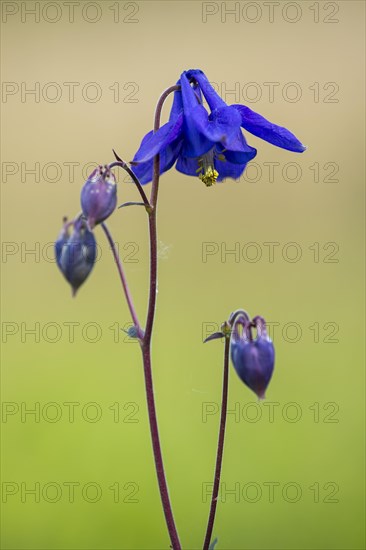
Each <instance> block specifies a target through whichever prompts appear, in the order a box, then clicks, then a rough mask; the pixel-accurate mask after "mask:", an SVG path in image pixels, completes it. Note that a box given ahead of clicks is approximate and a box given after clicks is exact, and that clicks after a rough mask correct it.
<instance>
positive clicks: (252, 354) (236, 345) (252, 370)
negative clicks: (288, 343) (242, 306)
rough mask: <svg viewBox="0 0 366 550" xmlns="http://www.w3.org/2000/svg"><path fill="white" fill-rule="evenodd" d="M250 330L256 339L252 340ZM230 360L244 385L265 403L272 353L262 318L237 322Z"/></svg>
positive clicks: (272, 363) (242, 317)
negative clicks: (253, 332) (254, 331)
mask: <svg viewBox="0 0 366 550" xmlns="http://www.w3.org/2000/svg"><path fill="white" fill-rule="evenodd" d="M239 327H241V332H239ZM253 329H256V331H257V334H256V338H255V339H253V336H252V330H253ZM231 360H232V362H233V365H234V368H235V370H236V372H237V374H238V376H239V378H240V379H241V380H242V381H243V382H244V384H245V385H246V386H248V388H250V389H251V390H253V391H254V393H256V394H257V396H258V398H259V399H264V398H265V391H266V388H267V386H268V384H269V382H270V380H271V378H272V374H273V368H274V360H275V352H274V347H273V343H272V341H271V339H270V338H269V337H268V335H267V330H266V322H265V320H264V319H263V317H255V318H254V319H253V320H252V321H250V320H248V319H247V318H245V317H244V316H239V317H238V318H237V319H236V321H235V323H234V326H233V333H232V339H231Z"/></svg>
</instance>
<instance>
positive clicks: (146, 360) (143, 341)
mask: <svg viewBox="0 0 366 550" xmlns="http://www.w3.org/2000/svg"><path fill="white" fill-rule="evenodd" d="M179 89H180V86H171V87H170V88H168V89H167V90H165V92H164V93H163V94H162V95H161V97H160V99H159V101H158V104H157V107H156V111H155V118H154V132H156V131H157V130H158V129H159V127H160V117H161V111H162V108H163V105H164V102H165V100H166V98H167V97H168V95H169V94H171V93H172V92H175V91H177V90H179ZM114 154H115V156H116V159H117V161H116V162H112V163H111V164H110V165H109V168H113V167H115V166H120V167H121V168H123V169H124V170H126V172H128V174H129V175H130V176H131V177H132V179H133V181H134V182H135V184H136V186H137V189H138V190H139V193H140V195H141V198H142V200H143V202H144V205H145V207H146V211H147V213H148V217H149V236H150V278H149V303H148V310H147V318H146V328H145V331H143V330H142V329H141V328H140V325H139V323H138V320H137V316H136V313H135V309H134V307H133V303H132V299H131V296H130V293H129V289H128V286H127V281H126V278H125V275H124V271H123V268H122V264H121V262H120V260H119V257H118V254H117V251H116V248H115V246H114V242H113V239H112V237H111V235H110V233H109V231H108V228H107V226H106V225H105V224H104V223H103V224H102V227H103V229H104V232H105V233H106V235H107V239H108V241H109V243H110V245H111V248H112V252H113V255H114V258H115V260H116V264H117V268H118V271H119V275H120V278H121V282H122V286H123V290H124V293H125V296H126V299H127V303H128V306H129V309H130V312H131V316H132V319H133V321H134V324H135V326H136V327H137V329H138V331H139V332H140V335H141V336H140V338H139V340H140V346H141V351H142V359H143V365H144V377H145V389H146V401H147V409H148V415H149V423H150V432H151V441H152V447H153V453H154V460H155V468H156V474H157V478H158V484H159V490H160V496H161V501H162V505H163V510H164V515H165V521H166V524H167V528H168V531H169V536H170V540H171V547H172V548H173V550H181V544H180V541H179V536H178V533H177V529H176V526H175V521H174V516H173V511H172V507H171V503H170V498H169V491H168V485H167V482H166V477H165V471H164V464H163V457H162V452H161V445H160V438H159V429H158V421H157V415H156V406H155V397H154V386H153V377H152V368H151V337H152V331H153V325H154V319H155V306H156V292H157V264H158V262H157V226H156V208H157V200H158V190H159V177H160V173H159V172H160V162H159V155H156V156H155V157H154V161H153V181H152V189H151V196H150V201H149V200H148V199H147V197H146V194H145V192H144V190H143V188H142V185H141V183H140V181H139V179H138V178H137V176H136V175H135V174H134V173H133V171H132V170H131V169H130V168H129V166H128V165H127V164H126V163H125V162H124V161H123V160H122V159H121V158H120V157H118V155H117V154H116V153H115V152H114Z"/></svg>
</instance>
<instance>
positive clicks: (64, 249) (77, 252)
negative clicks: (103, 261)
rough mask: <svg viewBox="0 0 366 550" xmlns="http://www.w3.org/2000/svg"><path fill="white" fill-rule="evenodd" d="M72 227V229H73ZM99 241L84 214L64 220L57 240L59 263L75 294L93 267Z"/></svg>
mask: <svg viewBox="0 0 366 550" xmlns="http://www.w3.org/2000/svg"><path fill="white" fill-rule="evenodd" d="M71 227H72V229H71ZM96 252H97V243H96V240H95V237H94V234H93V233H92V231H90V230H89V229H88V227H87V223H86V220H85V218H84V217H83V216H80V217H78V218H76V220H74V221H73V222H68V223H67V221H66V220H64V227H63V229H62V231H61V233H60V235H59V237H58V239H57V241H56V242H55V255H56V262H57V265H58V267H59V269H60V271H61V272H62V274H63V276H64V277H65V279H66V280H67V281H68V283H70V285H71V287H72V294H73V296H75V294H76V292H77V290H78V289H79V287H80V286H81V285H82V284H83V282H84V281H85V280H86V279H87V277H88V275H89V273H90V272H91V270H92V269H93V266H94V263H95V259H96Z"/></svg>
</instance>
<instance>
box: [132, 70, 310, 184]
mask: <svg viewBox="0 0 366 550" xmlns="http://www.w3.org/2000/svg"><path fill="white" fill-rule="evenodd" d="M178 85H180V87H181V89H180V90H179V91H176V92H175V93H174V102H173V106H172V110H171V113H170V117H169V121H168V122H167V123H166V124H164V125H163V126H162V127H161V128H160V129H159V130H158V131H157V132H155V133H154V132H149V133H148V134H147V135H146V136H145V137H144V139H143V140H142V142H141V145H140V148H139V150H138V151H137V153H136V155H135V157H134V159H133V161H132V164H133V167H134V168H133V169H134V172H135V173H136V175H137V177H138V178H139V179H140V181H141V183H148V182H149V181H151V180H152V171H153V158H154V156H155V155H156V154H159V155H160V173H161V174H162V173H163V172H166V171H167V170H169V169H170V168H171V167H172V166H173V165H174V164H175V162H176V169H177V170H178V171H179V172H182V173H184V174H187V175H189V176H198V177H199V178H200V179H201V180H202V181H203V182H204V183H205V184H206V185H207V186H210V185H212V184H213V183H215V182H216V181H222V180H223V179H225V178H228V177H230V178H234V179H237V178H239V177H240V176H241V174H242V173H243V172H244V170H245V167H246V165H247V164H248V162H249V161H250V160H252V159H253V158H254V157H255V156H256V154H257V151H256V149H254V148H253V147H251V146H250V145H248V144H247V142H246V140H245V138H244V135H243V133H242V130H241V128H244V129H246V130H247V131H248V132H250V133H252V134H254V135H255V136H257V137H260V138H262V139H264V140H266V141H268V142H269V143H272V144H273V145H276V146H278V147H282V148H284V149H287V150H289V151H294V152H299V153H300V152H303V151H304V150H305V147H304V146H303V145H302V144H301V143H300V141H299V140H298V139H297V138H296V137H295V136H294V135H293V134H292V133H291V132H290V131H289V130H287V129H286V128H283V127H281V126H277V125H275V124H272V123H271V122H269V121H268V120H266V119H265V118H264V117H262V116H261V115H259V114H257V113H255V112H254V111H252V110H251V109H249V107H245V106H244V105H231V106H228V105H227V104H226V103H225V102H224V101H223V99H221V97H220V96H219V95H218V94H217V93H216V92H215V90H214V89H213V87H212V86H211V84H210V83H209V81H208V79H207V77H206V76H205V74H204V73H203V72H202V71H200V70H189V71H185V72H183V73H182V75H181V77H180V79H179V81H178ZM202 94H203V96H204V97H205V99H206V101H207V103H208V105H209V107H210V111H211V112H210V114H209V113H208V112H207V110H206V109H205V107H204V106H203V105H202Z"/></svg>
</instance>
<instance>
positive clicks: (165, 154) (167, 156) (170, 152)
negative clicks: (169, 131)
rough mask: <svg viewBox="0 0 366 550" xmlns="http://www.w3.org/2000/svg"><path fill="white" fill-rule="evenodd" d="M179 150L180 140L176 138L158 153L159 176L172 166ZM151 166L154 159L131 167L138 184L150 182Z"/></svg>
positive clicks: (151, 175) (180, 146)
mask: <svg viewBox="0 0 366 550" xmlns="http://www.w3.org/2000/svg"><path fill="white" fill-rule="evenodd" d="M181 148H182V139H181V138H178V139H177V140H175V141H174V142H173V143H171V144H170V145H168V147H166V148H165V149H163V150H162V151H161V152H160V170H159V172H160V174H163V173H164V172H166V171H167V170H169V169H170V168H171V167H172V166H173V164H174V163H175V161H176V160H177V157H178V155H179V152H180V150H181ZM153 165H154V159H151V160H148V161H147V162H142V163H139V164H136V165H135V166H132V170H133V172H134V173H135V174H136V176H137V177H138V179H139V180H140V183H142V184H144V183H149V182H150V181H151V180H152V177H153Z"/></svg>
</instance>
